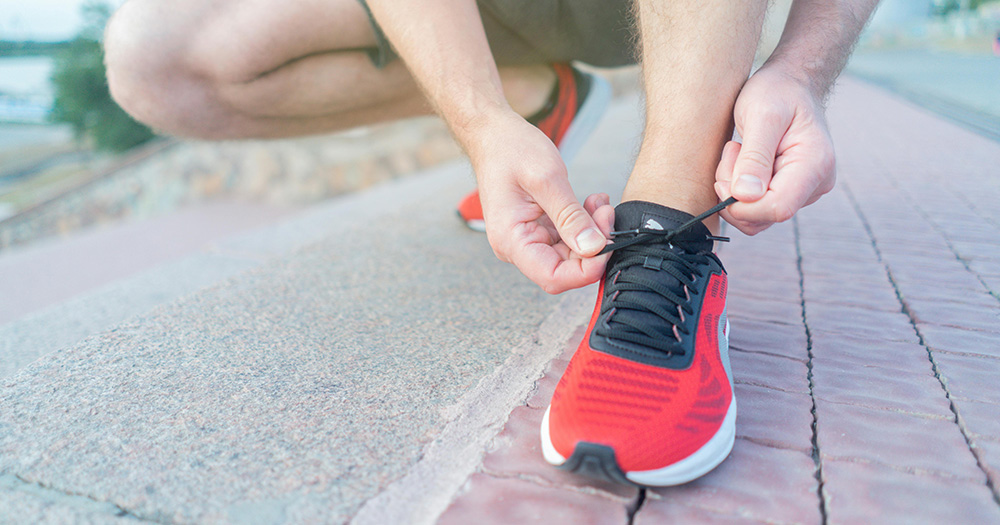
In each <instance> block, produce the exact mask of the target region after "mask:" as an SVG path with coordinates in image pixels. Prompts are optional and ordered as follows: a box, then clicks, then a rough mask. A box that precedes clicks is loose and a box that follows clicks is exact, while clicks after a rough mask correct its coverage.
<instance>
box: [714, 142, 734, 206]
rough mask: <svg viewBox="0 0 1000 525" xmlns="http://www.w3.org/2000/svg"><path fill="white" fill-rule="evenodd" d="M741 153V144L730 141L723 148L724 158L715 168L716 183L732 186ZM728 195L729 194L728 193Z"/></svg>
mask: <svg viewBox="0 0 1000 525" xmlns="http://www.w3.org/2000/svg"><path fill="white" fill-rule="evenodd" d="M739 153H740V143H739V142H736V141H733V140H730V141H729V142H727V143H726V145H725V146H723V147H722V158H720V159H719V166H718V167H717V168H715V181H716V182H724V183H726V186H727V187H729V186H731V183H732V181H733V170H734V169H735V168H736V158H737V156H739ZM727 194H729V192H728V191H727ZM720 197H721V195H720ZM726 198H727V199H728V198H729V197H726ZM722 200H726V199H722Z"/></svg>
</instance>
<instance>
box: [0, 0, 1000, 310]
mask: <svg viewBox="0 0 1000 525" xmlns="http://www.w3.org/2000/svg"><path fill="white" fill-rule="evenodd" d="M123 1H124V0H105V1H93V0H32V1H30V2H26V1H24V0H0V297H3V300H0V322H3V321H5V320H10V319H11V318H12V317H15V316H18V315H22V314H24V313H25V312H28V311H31V310H32V309H35V308H40V307H41V306H44V305H45V304H49V303H52V302H56V301H58V300H61V299H63V298H65V296H67V294H71V293H77V292H79V291H80V290H83V289H88V288H92V287H95V286H97V285H99V284H102V283H105V282H110V281H112V280H114V279H116V278H119V277H122V276H124V275H127V274H129V273H134V272H137V271H139V270H141V269H143V268H147V267H149V266H151V265H153V264H156V263H158V262H161V261H163V260H166V259H170V258H175V257H179V256H181V255H184V254H185V253H188V252H191V251H193V250H196V249H198V248H199V247H201V246H203V245H204V244H205V243H207V242H210V241H212V240H214V239H218V238H221V237H224V236H228V235H232V234H234V233H238V232H240V231H244V230H249V229H252V228H255V227H258V226H261V225H264V224H267V223H271V222H274V221H276V220H278V219H279V218H280V217H282V216H285V215H287V214H288V213H291V212H294V211H296V210H298V209H301V208H302V207H305V206H308V205H309V204H310V203H313V202H317V201H319V200H322V199H327V198H330V197H333V196H336V195H341V194H345V193H349V192H352V191H356V190H358V189H362V188H365V187H368V186H371V185H373V184H377V183H378V182H380V181H384V180H388V179H391V178H395V177H400V176H404V175H406V174H408V173H413V172H415V171H418V170H419V169H420V168H425V167H428V166H432V165H435V164H437V163H440V162H443V161H446V160H450V159H454V158H456V157H457V156H459V155H460V152H459V150H458V148H457V147H456V146H455V144H454V143H453V142H452V140H451V139H450V136H449V135H448V132H447V130H446V129H445V128H444V126H443V125H442V124H441V123H440V122H439V121H437V120H436V119H433V118H423V119H415V120H410V121H406V122H400V123H393V124H389V125H381V126H377V127H372V128H365V129H358V130H352V131H350V132H346V133H339V134H336V135H329V136H317V137H306V138H300V139H295V140H280V141H243V142H231V143H204V142H198V141H186V140H177V139H171V138H167V137H158V136H156V135H155V134H154V133H153V132H152V131H150V130H149V129H148V128H146V127H144V126H142V125H141V124H138V123H137V122H135V121H133V120H132V119H131V118H129V117H128V115H126V114H125V113H124V112H123V111H122V110H121V109H119V108H118V107H117V105H115V103H114V102H113V101H112V100H111V98H110V96H109V95H108V91H107V84H106V82H105V79H104V67H103V55H102V49H101V43H100V40H101V35H102V31H103V28H104V25H105V23H106V22H107V20H108V18H109V17H110V15H111V14H112V13H113V11H114V10H115V9H116V8H117V7H118V6H119V5H120V4H121V3H122V2H123ZM789 4H790V0H776V1H775V2H773V6H772V8H771V10H770V13H769V18H768V22H767V26H766V29H765V37H764V41H763V44H762V46H761V49H760V52H759V59H761V60H763V59H764V58H766V56H767V54H768V53H769V52H770V50H771V49H773V47H774V45H775V44H776V43H777V40H778V37H779V35H780V32H781V28H782V25H783V22H784V19H785V16H786V15H787V12H788V7H789ZM998 38H1000V0H884V1H883V2H882V4H881V6H880V7H879V9H878V11H877V13H876V15H875V16H874V18H873V19H872V21H871V23H870V25H869V27H868V29H867V30H866V32H865V34H864V36H863V38H862V39H861V42H860V43H859V46H858V50H857V53H856V54H855V55H854V58H853V59H852V61H851V63H850V65H849V66H848V74H851V75H854V76H856V77H859V78H861V79H864V80H866V81H868V82H872V83H875V84H878V85H880V86H883V87H885V88H886V89H889V90H892V91H894V92H896V93H898V94H899V95H900V96H902V97H905V98H907V99H909V100H911V101H913V102H915V103H916V104H919V105H921V106H923V107H925V108H927V109H928V110H930V111H934V112H936V113H939V114H941V115H944V116H945V117H947V118H949V119H952V120H954V121H955V122H958V123H960V124H961V125H963V126H966V127H968V128H970V129H973V130H975V131H976V132H978V133H980V134H983V135H986V136H989V137H992V138H994V139H997V140H1000V40H998ZM604 73H605V74H606V75H607V76H608V77H609V78H610V79H611V80H612V83H613V85H614V86H615V89H616V91H617V92H618V93H619V94H620V93H623V92H629V91H634V90H635V89H637V83H636V81H635V79H636V70H635V69H634V68H632V69H626V70H618V71H605V72H604ZM470 187H471V177H470ZM88 254H89V255H88ZM87 257H91V259H92V261H93V262H92V264H91V265H90V266H91V267H93V268H92V269H91V270H90V273H87V271H85V268H87V267H88V265H87V264H83V263H80V264H74V265H73V266H72V268H73V271H74V272H75V276H74V277H73V279H72V286H71V285H70V282H69V281H65V282H59V281H56V282H53V283H52V284H51V286H50V287H49V288H50V290H49V291H48V293H47V294H46V293H40V292H39V291H38V289H37V287H36V288H32V289H31V292H30V293H28V288H24V287H20V288H19V284H18V283H19V282H22V281H23V279H22V276H23V272H19V271H16V268H24V267H26V266H31V267H34V268H43V269H45V268H47V269H48V271H47V272H42V273H43V274H47V275H48V277H46V279H51V275H53V274H57V273H60V272H63V273H65V269H66V266H65V263H64V265H63V266H58V265H56V262H54V261H65V260H72V261H76V262H79V261H85V260H86V259H87ZM108 260H114V261H115V263H114V264H108V263H107V261H108ZM24 282H27V281H24ZM24 286H27V284H25V285H24ZM11 297H14V298H16V300H15V301H11V300H8V298H11ZM15 303H16V304H15Z"/></svg>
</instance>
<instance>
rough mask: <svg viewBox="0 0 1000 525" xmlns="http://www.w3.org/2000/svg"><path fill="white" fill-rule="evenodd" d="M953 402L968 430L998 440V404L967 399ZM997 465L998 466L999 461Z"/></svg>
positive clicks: (999, 413)
mask: <svg viewBox="0 0 1000 525" xmlns="http://www.w3.org/2000/svg"><path fill="white" fill-rule="evenodd" d="M994 401H996V400H994ZM954 402H955V405H956V406H957V407H958V413H959V414H960V415H961V416H962V422H963V423H964V424H965V428H966V430H967V431H968V432H970V433H971V434H972V435H973V436H974V437H981V438H985V439H989V440H993V441H997V442H1000V404H997V403H980V402H978V401H970V400H967V399H956V400H954ZM997 466H998V467H1000V463H998V464H997Z"/></svg>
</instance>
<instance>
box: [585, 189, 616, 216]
mask: <svg viewBox="0 0 1000 525" xmlns="http://www.w3.org/2000/svg"><path fill="white" fill-rule="evenodd" d="M610 202H611V197H608V194H607V193H594V194H591V195H589V196H588V197H587V199H586V200H584V201H583V209H585V210H587V213H589V214H590V216H591V217H593V216H594V212H595V211H597V209H598V208H600V207H601V206H605V205H607V204H608V203H610Z"/></svg>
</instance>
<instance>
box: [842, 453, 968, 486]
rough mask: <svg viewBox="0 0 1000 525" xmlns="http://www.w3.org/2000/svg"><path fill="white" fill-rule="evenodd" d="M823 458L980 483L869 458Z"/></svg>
mask: <svg viewBox="0 0 1000 525" xmlns="http://www.w3.org/2000/svg"><path fill="white" fill-rule="evenodd" d="M824 456H825V457H826V459H828V460H830V461H840V462H844V463H854V464H857V465H875V466H878V467H882V468H884V469H886V470H894V471H896V472H902V473H903V474H909V475H911V476H926V477H933V478H939V479H943V480H948V481H964V482H966V483H975V484H978V483H980V481H979V480H978V479H976V478H969V477H964V476H958V475H955V474H952V473H950V472H944V471H942V470H934V469H926V468H917V467H901V466H899V465H893V464H892V463H885V462H883V461H878V460H874V459H870V458H862V457H858V456H831V455H829V454H825V455H824Z"/></svg>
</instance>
